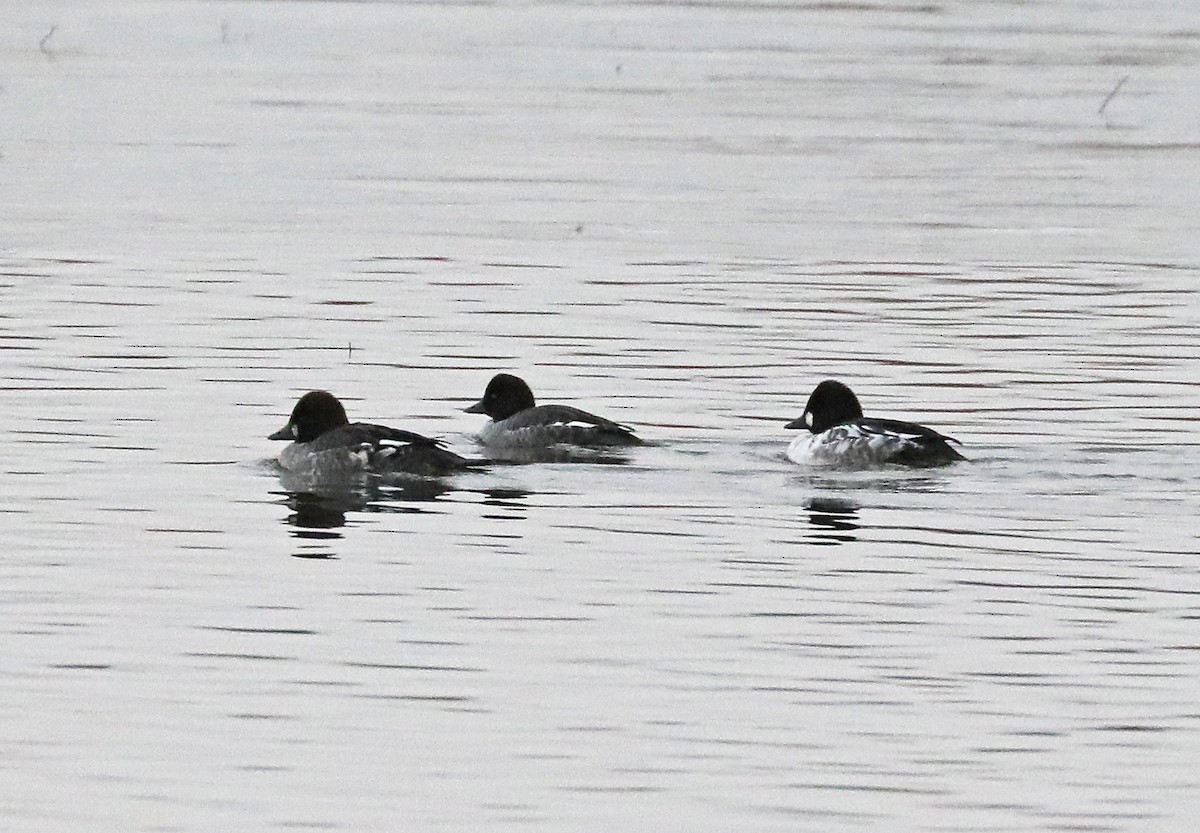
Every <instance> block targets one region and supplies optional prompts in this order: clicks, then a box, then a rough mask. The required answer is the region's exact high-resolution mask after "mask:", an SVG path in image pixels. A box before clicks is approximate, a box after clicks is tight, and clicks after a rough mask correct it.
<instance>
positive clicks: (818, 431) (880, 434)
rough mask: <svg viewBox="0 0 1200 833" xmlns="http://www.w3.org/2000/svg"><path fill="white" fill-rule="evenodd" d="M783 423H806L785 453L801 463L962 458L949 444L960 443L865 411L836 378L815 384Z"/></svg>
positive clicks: (852, 464) (853, 465)
mask: <svg viewBox="0 0 1200 833" xmlns="http://www.w3.org/2000/svg"><path fill="white" fill-rule="evenodd" d="M784 427H786V428H799V429H808V432H809V433H807V434H804V435H802V436H800V437H797V438H796V439H794V440H792V442H791V444H789V445H788V449H787V456H788V459H789V460H791V461H792V462H794V463H799V464H801V465H810V466H811V465H817V466H831V467H835V468H847V469H870V468H880V467H883V466H906V467H909V468H929V467H932V466H944V465H947V464H950V463H955V462H958V461H960V460H965V459H966V458H965V457H963V455H962V454H960V453H959V452H958V450H957V449H955V448H954V446H955V445H962V443H960V442H959V441H958V440H956V439H954V438H953V437H948V436H946V435H945V434H941V433H938V432H937V431H935V430H933V429H932V428H927V427H926V426H924V425H917V424H916V423H913V422H903V421H901V420H895V419H877V418H872V417H864V416H863V410H862V406H861V405H860V404H859V402H858V397H857V396H855V395H854V392H853V391H852V390H850V388H849V387H848V386H846V385H845V384H843V383H841V382H839V381H837V380H836V379H826V380H825V381H823V382H821V383H820V384H819V385H817V387H816V389H815V390H813V392H812V395H811V396H809V397H808V404H806V405H805V406H804V413H803V414H801V415H800V416H799V418H797V419H794V420H792V421H791V422H789V423H788V424H787V425H786V426H784Z"/></svg>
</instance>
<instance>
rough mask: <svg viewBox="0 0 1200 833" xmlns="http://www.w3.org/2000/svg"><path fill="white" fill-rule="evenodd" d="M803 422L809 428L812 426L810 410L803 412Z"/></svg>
mask: <svg viewBox="0 0 1200 833" xmlns="http://www.w3.org/2000/svg"><path fill="white" fill-rule="evenodd" d="M804 424H805V425H807V426H808V427H809V428H812V424H813V418H812V411H805V412H804Z"/></svg>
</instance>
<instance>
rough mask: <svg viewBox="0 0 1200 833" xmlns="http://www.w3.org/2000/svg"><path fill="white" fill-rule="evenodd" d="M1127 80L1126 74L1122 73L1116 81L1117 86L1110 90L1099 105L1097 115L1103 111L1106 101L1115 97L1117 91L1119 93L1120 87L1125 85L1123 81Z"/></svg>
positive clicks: (1106, 104)
mask: <svg viewBox="0 0 1200 833" xmlns="http://www.w3.org/2000/svg"><path fill="white" fill-rule="evenodd" d="M1128 80H1129V76H1128V75H1124V76H1122V77H1121V80H1120V81H1118V82H1117V86H1115V87H1113V88H1112V92H1111V93H1109V94H1108V97H1107V98H1105V99H1104V103H1103V104H1101V105H1100V109H1099V110H1097V111H1096V114H1097V115H1100V114H1103V113H1104V108H1105V107H1107V106H1108V102H1110V101H1112V100H1113V99H1114V98H1116V97H1117V93H1119V92H1120V91H1121V88H1122V87H1124V86H1125V82H1126V81H1128Z"/></svg>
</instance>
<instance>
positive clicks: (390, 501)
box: [281, 478, 451, 539]
mask: <svg viewBox="0 0 1200 833" xmlns="http://www.w3.org/2000/svg"><path fill="white" fill-rule="evenodd" d="M281 480H283V481H284V486H285V488H286V487H287V482H286V481H287V479H286V478H281ZM450 490H451V489H450V487H449V486H447V485H446V484H445V483H443V482H441V481H438V480H428V479H414V480H412V481H411V482H408V483H389V484H383V483H368V484H363V485H360V486H354V487H350V486H347V487H332V486H330V487H313V486H311V484H309V485H308V487H307V488H305V489H297V490H288V491H287V492H284V493H283V495H284V498H283V500H282V501H281V503H283V504H284V505H285V506H287V507H288V508H289V509H291V510H292V514H290V515H288V516H287V518H285V519H284V523H285V524H287V525H288V526H292V527H295V528H296V531H295V532H294V533H293V534H294V535H296V537H299V538H326V539H328V538H340V537H342V536H341V533H339V532H333V531H332V530H336V529H338V528H340V527H343V526H345V525H346V523H347V521H346V515H347V513H351V512H363V513H411V512H424V511H426V510H425V509H424V508H422V507H421V506H420V505H419V504H421V503H428V502H430V501H434V500H437V499H438V498H439V497H441V496H442V495H444V494H446V493H447V492H449V491H450Z"/></svg>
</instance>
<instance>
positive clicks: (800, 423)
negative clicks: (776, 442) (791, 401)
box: [783, 417, 808, 428]
mask: <svg viewBox="0 0 1200 833" xmlns="http://www.w3.org/2000/svg"><path fill="white" fill-rule="evenodd" d="M783 427H784V428H808V423H807V422H805V421H804V417H797V418H796V419H793V420H792V421H791V422H789V423H788V424H787V425H785V426H783Z"/></svg>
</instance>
